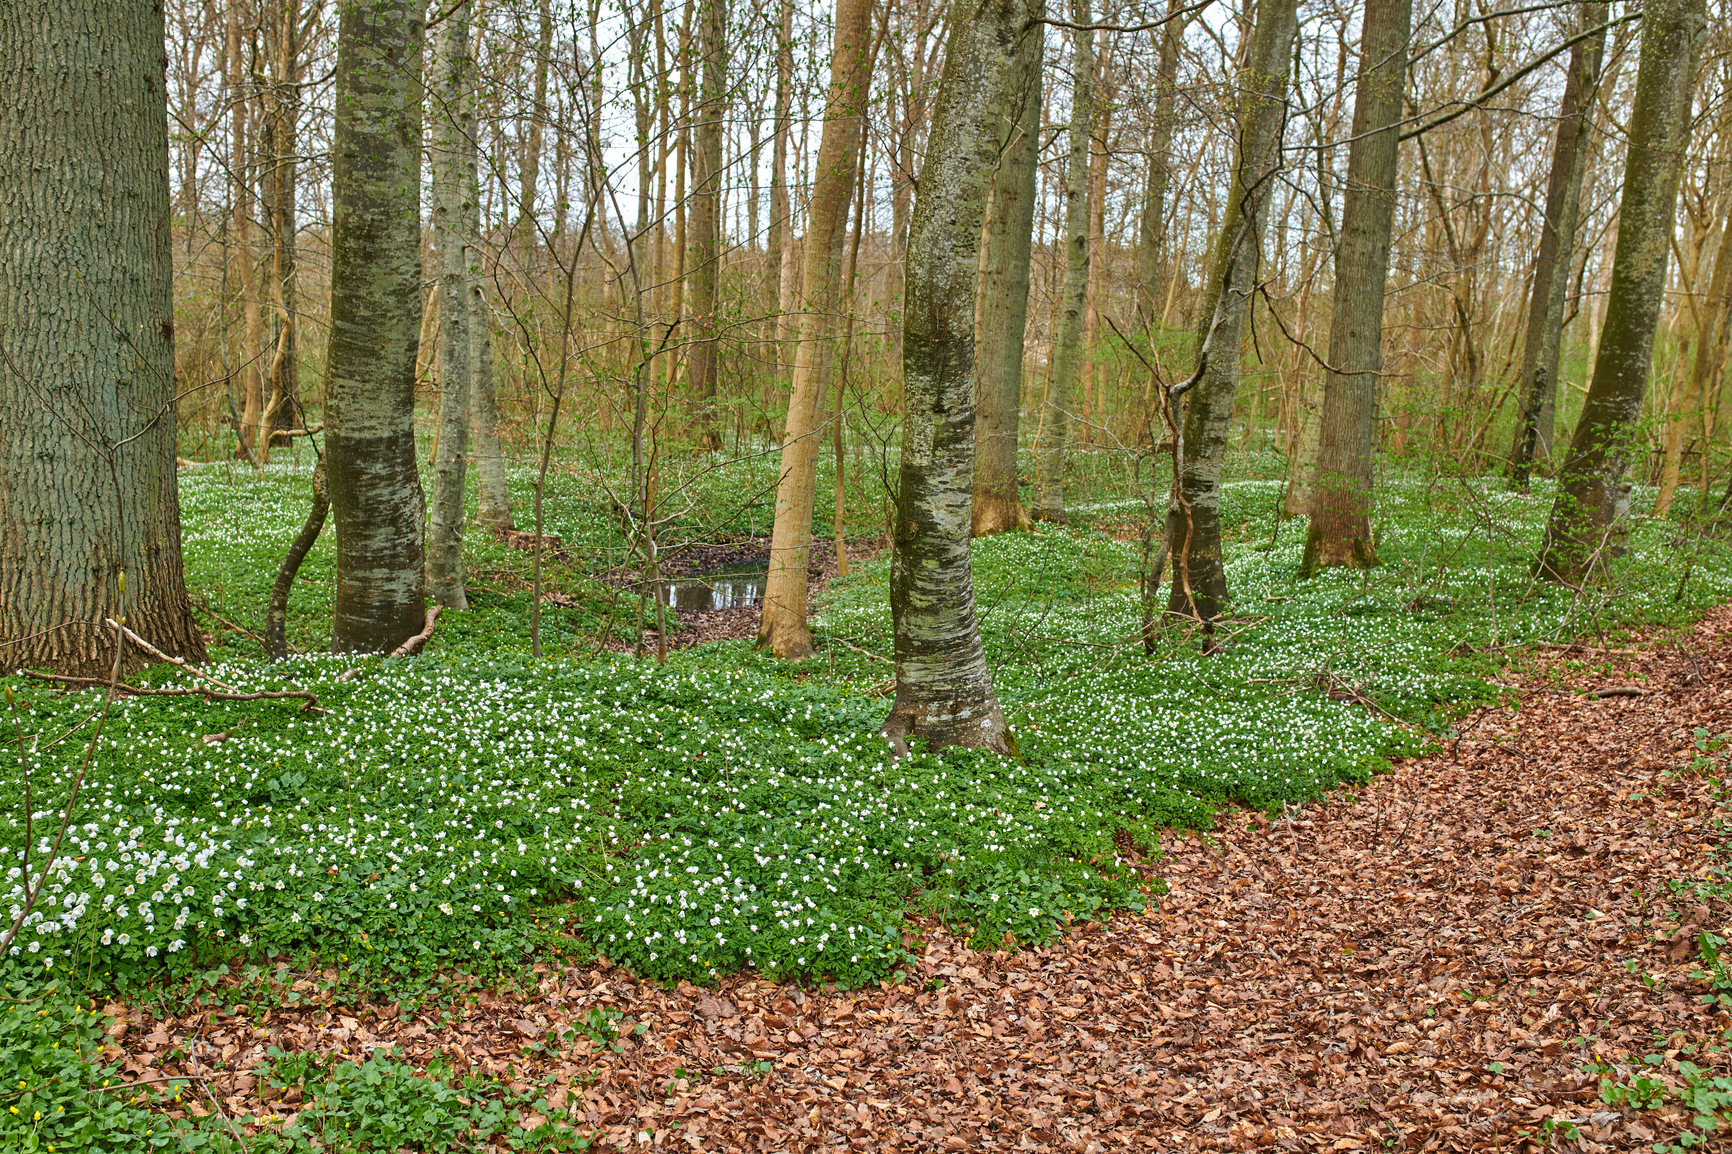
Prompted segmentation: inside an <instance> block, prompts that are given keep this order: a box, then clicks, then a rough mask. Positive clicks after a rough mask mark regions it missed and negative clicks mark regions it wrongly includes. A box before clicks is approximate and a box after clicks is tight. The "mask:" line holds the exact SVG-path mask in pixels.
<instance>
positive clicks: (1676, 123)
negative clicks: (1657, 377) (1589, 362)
mask: <svg viewBox="0 0 1732 1154" xmlns="http://www.w3.org/2000/svg"><path fill="white" fill-rule="evenodd" d="M1706 27H1707V5H1706V3H1705V0H1648V3H1647V4H1646V5H1645V6H1644V7H1643V10H1642V56H1641V64H1640V66H1639V68H1638V70H1637V73H1636V96H1635V104H1634V107H1633V108H1632V109H1631V112H1630V144H1629V151H1628V153H1627V154H1626V156H1625V160H1624V191H1623V195H1622V197H1621V198H1620V200H1619V202H1618V241H1617V247H1616V248H1615V249H1614V250H1613V253H1612V285H1611V292H1610V293H1609V294H1608V296H1607V300H1606V320H1605V326H1604V327H1603V328H1602V329H1601V330H1600V347H1599V350H1598V351H1597V353H1596V354H1595V357H1594V377H1593V381H1592V383H1590V384H1589V386H1588V396H1587V400H1586V401H1585V402H1584V403H1583V406H1582V415H1581V418H1580V420H1579V421H1577V423H1576V432H1575V437H1574V438H1573V439H1572V440H1571V442H1570V451H1569V455H1568V456H1566V457H1565V458H1564V466H1563V469H1562V470H1561V471H1560V472H1559V474H1558V495H1557V499H1556V501H1555V502H1554V503H1553V505H1552V513H1551V520H1550V522H1549V523H1548V524H1547V526H1546V540H1545V545H1544V547H1543V549H1542V551H1541V553H1540V559H1539V563H1538V569H1539V571H1540V572H1541V573H1544V574H1546V575H1548V576H1551V577H1554V578H1557V579H1560V580H1566V581H1567V580H1574V579H1576V578H1579V577H1581V576H1583V575H1585V574H1587V573H1589V572H1591V571H1592V570H1593V569H1594V568H1595V566H1596V565H1598V564H1599V563H1600V562H1602V561H1603V560H1604V558H1605V555H1606V552H1607V550H1608V547H1609V546H1611V545H1612V544H1613V542H1612V535H1613V534H1614V533H1616V532H1617V531H1618V530H1619V527H1620V523H1621V522H1622V521H1623V520H1624V518H1625V516H1626V514H1627V513H1628V511H1629V502H1630V487H1629V483H1628V482H1627V481H1625V479H1624V473H1625V470H1626V469H1627V468H1628V467H1629V463H1630V459H1631V456H1632V455H1633V454H1634V452H1635V451H1636V449H1637V438H1636V429H1635V425H1636V421H1637V419H1638V418H1639V417H1640V416H1641V414H1642V398H1643V395H1644V394H1645V393H1646V392H1647V387H1648V370H1649V368H1650V367H1651V366H1652V363H1653V357H1654V329H1655V326H1656V325H1657V324H1658V322H1659V319H1660V307H1661V305H1662V304H1663V303H1664V299H1665V292H1666V273H1667V270H1668V267H1669V266H1670V262H1671V246H1672V228H1673V219H1672V218H1673V214H1674V212H1675V211H1676V209H1677V203H1678V176H1679V169H1680V167H1681V165H1682V163H1683V158H1684V152H1685V150H1686V149H1687V148H1688V147H1689V143H1690V101H1691V97H1692V95H1693V93H1694V89H1695V81H1696V58H1697V53H1698V51H1699V48H1700V45H1701V42H1702V38H1703V34H1704V31H1705V29H1706Z"/></svg>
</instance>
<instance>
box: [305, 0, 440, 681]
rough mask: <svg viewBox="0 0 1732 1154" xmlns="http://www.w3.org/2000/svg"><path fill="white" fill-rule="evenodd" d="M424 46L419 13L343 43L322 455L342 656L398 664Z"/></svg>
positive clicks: (417, 521)
mask: <svg viewBox="0 0 1732 1154" xmlns="http://www.w3.org/2000/svg"><path fill="white" fill-rule="evenodd" d="M424 34H425V9H424V6H423V4H422V3H421V2H420V0H352V2H350V3H346V4H345V5H344V6H343V10H342V21H341V23H340V24H339V26H338V31H337V75H336V109H337V118H336V136H335V139H334V142H333V146H332V150H331V153H332V155H331V162H332V163H331V192H332V200H333V207H334V212H333V216H332V245H331V335H330V344H329V346H328V351H327V353H326V364H327V372H328V375H329V380H328V383H327V385H326V399H325V452H326V454H327V467H328V470H329V478H328V480H329V485H330V490H331V511H332V514H333V516H334V518H335V521H336V530H337V606H336V620H335V622H334V624H333V629H332V647H333V649H334V650H335V651H336V652H339V653H344V652H360V653H389V652H391V650H393V649H395V648H396V647H397V646H398V645H400V644H402V642H403V640H404V639H405V638H407V637H411V636H413V635H414V634H415V633H417V632H418V631H419V630H420V629H421V626H422V621H423V610H424V604H423V602H424V597H425V589H426V583H425V579H424V574H423V572H422V563H423V546H422V539H421V532H422V514H423V509H424V506H425V499H424V497H423V495H422V492H421V479H420V476H419V475H418V473H417V472H416V460H415V351H416V343H417V341H418V339H419V336H420V319H421V317H420V313H421V288H420V280H421V229H420V215H421V181H420V169H421V97H422V91H421V45H422V39H423V36H424Z"/></svg>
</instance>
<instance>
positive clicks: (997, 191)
mask: <svg viewBox="0 0 1732 1154" xmlns="http://www.w3.org/2000/svg"><path fill="white" fill-rule="evenodd" d="M1044 47H1045V40H1044V37H1040V36H1026V37H1024V38H1023V40H1022V44H1021V46H1020V55H1019V57H1018V60H1017V67H1018V68H1019V69H1020V70H1021V72H1020V76H1019V78H1018V80H1017V84H1016V86H1013V87H1010V88H1008V89H1007V90H1006V93H1005V95H1006V99H1007V101H1008V103H1007V104H1006V105H1005V106H1004V107H1003V108H1000V109H998V110H997V114H998V130H999V132H1000V144H999V147H1000V153H999V161H998V168H997V170H996V172H994V174H993V178H992V197H991V209H990V211H989V215H988V220H987V224H986V235H987V240H986V250H987V252H986V265H985V268H984V269H983V271H982V276H981V281H982V284H981V289H980V297H981V305H980V332H979V334H978V337H977V339H976V341H975V349H974V363H975V377H976V381H977V388H976V389H975V393H976V395H977V396H978V398H979V409H978V411H977V412H976V413H975V415H974V453H975V457H974V514H973V532H974V535H975V536H976V537H985V536H989V535H991V534H993V533H1002V532H1004V531H1006V530H1010V529H1022V528H1026V527H1027V526H1028V524H1029V516H1028V513H1027V511H1025V510H1024V509H1023V507H1022V495H1021V493H1020V492H1019V490H1018V488H1017V460H1016V450H1017V440H1018V434H1019V429H1020V425H1021V419H1022V360H1023V343H1024V338H1025V337H1026V335H1027V331H1028V278H1029V261H1030V257H1031V255H1032V250H1033V247H1034V246H1033V240H1034V198H1035V176H1036V171H1037V169H1038V168H1039V164H1040V97H1041V88H1040V79H1041V64H1042V55H1043V50H1044Z"/></svg>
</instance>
